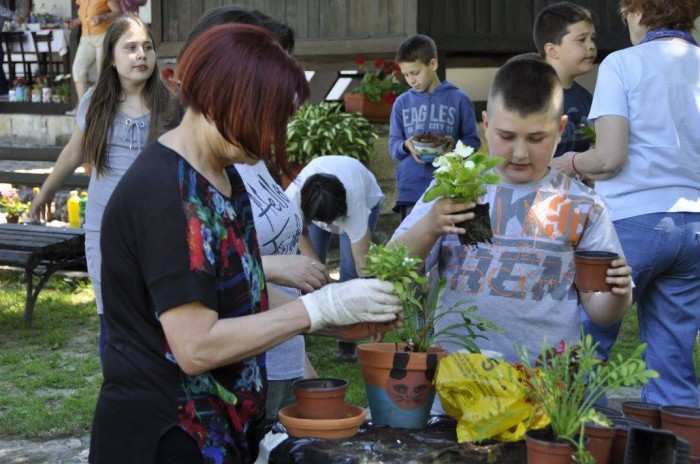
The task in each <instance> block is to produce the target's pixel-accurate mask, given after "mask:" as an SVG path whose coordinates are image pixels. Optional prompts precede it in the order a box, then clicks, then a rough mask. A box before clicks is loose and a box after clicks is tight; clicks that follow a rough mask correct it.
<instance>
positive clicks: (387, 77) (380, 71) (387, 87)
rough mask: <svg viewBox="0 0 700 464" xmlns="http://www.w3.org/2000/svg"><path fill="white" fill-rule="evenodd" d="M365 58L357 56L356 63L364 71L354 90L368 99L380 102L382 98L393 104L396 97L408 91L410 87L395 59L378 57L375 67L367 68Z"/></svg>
mask: <svg viewBox="0 0 700 464" xmlns="http://www.w3.org/2000/svg"><path fill="white" fill-rule="evenodd" d="M365 61H366V60H365V59H364V58H362V57H359V58H355V63H357V65H358V66H359V67H360V69H361V70H362V71H363V72H364V75H363V76H362V81H361V82H360V85H358V86H357V87H355V89H354V90H353V91H352V92H353V93H357V94H360V95H364V96H365V97H367V100H369V101H371V102H374V103H379V102H380V101H381V100H384V101H385V102H387V103H389V104H393V103H394V100H396V97H398V96H399V95H400V94H402V93H404V92H405V91H407V90H408V89H409V88H410V87H409V85H408V84H407V83H406V80H405V79H404V78H403V76H402V75H401V70H400V69H399V65H398V64H397V63H396V62H395V61H393V60H384V59H382V58H377V59H375V60H374V69H372V70H367V69H366V68H365Z"/></svg>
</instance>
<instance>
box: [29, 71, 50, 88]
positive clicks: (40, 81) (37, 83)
mask: <svg viewBox="0 0 700 464" xmlns="http://www.w3.org/2000/svg"><path fill="white" fill-rule="evenodd" d="M44 87H51V81H50V79H49V76H46V75H44V76H39V77H37V78H36V79H34V83H33V84H32V89H34V90H38V91H41V89H43V88H44Z"/></svg>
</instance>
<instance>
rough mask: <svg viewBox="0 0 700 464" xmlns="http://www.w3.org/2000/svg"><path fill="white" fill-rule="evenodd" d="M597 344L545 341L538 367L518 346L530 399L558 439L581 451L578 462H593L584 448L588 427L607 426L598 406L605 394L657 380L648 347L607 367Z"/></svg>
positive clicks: (583, 340)
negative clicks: (649, 365)
mask: <svg viewBox="0 0 700 464" xmlns="http://www.w3.org/2000/svg"><path fill="white" fill-rule="evenodd" d="M597 346H598V344H597V343H593V339H592V337H591V336H590V335H585V336H582V338H581V341H580V343H579V344H576V345H567V344H566V343H565V342H564V341H562V342H561V343H560V344H559V346H558V347H557V348H554V349H552V348H550V347H549V346H548V345H547V341H546V340H544V341H543V342H542V349H541V353H540V356H539V358H538V361H537V363H535V365H534V366H533V365H532V363H531V361H530V356H529V354H528V352H527V349H526V348H522V349H519V348H518V347H515V350H516V352H517V353H518V357H519V358H520V364H518V366H517V367H518V368H519V369H521V370H522V371H523V372H524V374H525V377H526V378H527V380H526V381H525V382H524V383H523V388H524V390H525V393H526V395H527V396H528V398H530V399H531V400H532V401H533V402H534V403H535V404H536V405H537V406H539V407H540V408H541V409H542V410H543V411H544V412H545V413H546V414H547V416H548V417H549V420H550V427H551V429H552V433H553V435H554V438H555V439H557V440H564V441H568V442H570V443H571V444H573V445H574V446H575V447H576V448H577V458H578V460H577V461H576V462H579V463H586V462H591V461H590V460H589V459H591V458H590V455H589V454H588V452H587V451H586V450H585V447H584V429H585V425H586V423H587V422H594V423H597V424H600V425H608V423H607V422H606V420H605V418H604V417H603V416H601V415H600V414H599V413H598V412H596V410H595V409H594V408H593V406H594V404H595V402H596V401H597V400H598V399H599V398H600V397H601V396H602V395H603V394H604V393H605V392H606V391H614V390H619V389H620V387H622V386H633V385H637V384H640V383H641V384H644V383H647V382H648V381H649V379H652V378H656V377H658V373H657V372H656V371H653V370H648V369H646V364H645V363H644V361H643V360H642V353H643V352H644V350H645V349H646V344H641V345H638V346H637V347H636V348H635V349H634V350H633V351H632V353H631V354H629V355H628V356H626V357H623V356H622V355H621V354H617V355H616V356H612V357H611V358H610V359H608V361H607V362H605V363H604V362H602V361H601V360H600V359H599V358H598V357H597V356H596V348H597Z"/></svg>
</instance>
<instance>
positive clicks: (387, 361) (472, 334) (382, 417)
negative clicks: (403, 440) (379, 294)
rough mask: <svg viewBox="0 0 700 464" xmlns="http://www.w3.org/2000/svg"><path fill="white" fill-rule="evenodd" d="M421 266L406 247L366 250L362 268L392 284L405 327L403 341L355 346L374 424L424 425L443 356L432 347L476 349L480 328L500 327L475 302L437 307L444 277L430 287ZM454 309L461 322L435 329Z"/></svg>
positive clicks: (481, 333)
mask: <svg viewBox="0 0 700 464" xmlns="http://www.w3.org/2000/svg"><path fill="white" fill-rule="evenodd" d="M420 266H421V259H420V258H417V257H412V256H410V255H409V254H408V248H407V247H406V246H405V245H397V246H390V247H384V246H382V245H377V244H372V245H370V249H369V252H368V254H367V263H366V265H365V271H366V272H367V273H368V274H369V275H371V276H373V277H376V278H378V279H381V280H386V281H388V282H391V283H392V284H393V286H394V289H395V290H396V293H397V295H398V296H399V297H400V298H401V300H402V301H403V327H402V328H401V329H400V330H399V338H400V339H401V340H402V343H366V344H362V345H359V346H358V360H359V363H360V366H361V367H362V373H363V377H364V380H365V389H366V391H367V399H368V401H369V405H370V410H371V411H372V422H373V423H374V424H385V425H390V426H394V427H407V428H421V427H423V426H425V424H426V421H427V418H428V415H429V413H430V408H431V405H432V403H433V399H434V398H435V387H434V385H433V379H434V376H435V370H436V369H437V365H438V362H439V361H440V359H442V358H444V357H445V356H446V354H447V353H446V351H445V350H444V349H443V348H440V347H438V346H435V345H437V344H439V343H440V342H442V341H450V342H452V343H456V344H458V345H460V346H461V347H463V348H465V349H466V350H468V351H471V352H479V348H478V346H477V345H476V343H475V341H474V340H475V339H476V338H480V337H482V338H485V336H484V335H483V332H486V331H487V330H495V331H498V330H500V329H499V328H498V327H497V326H495V325H494V324H493V323H491V322H489V321H487V320H485V319H483V318H481V317H479V316H478V315H476V314H475V312H476V306H471V307H468V308H465V307H464V306H466V305H465V304H464V303H463V302H459V303H457V304H455V305H454V306H452V307H450V308H438V304H437V303H438V297H439V294H440V291H441V290H442V288H444V286H445V280H444V279H442V280H441V282H440V284H439V285H438V286H437V288H436V289H434V290H433V291H431V289H430V288H429V284H428V281H427V279H426V278H425V277H424V276H421V275H419V274H418V272H417V269H418V268H419V267H420ZM438 309H440V311H438ZM454 312H459V313H460V314H461V315H462V320H463V322H462V323H459V324H453V325H450V326H448V327H446V328H444V329H442V330H436V323H437V322H438V321H439V320H440V319H441V318H442V317H444V316H445V315H446V314H450V313H454ZM465 330H466V334H465V332H464V331H465Z"/></svg>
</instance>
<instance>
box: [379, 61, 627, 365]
mask: <svg viewBox="0 0 700 464" xmlns="http://www.w3.org/2000/svg"><path fill="white" fill-rule="evenodd" d="M562 100H563V95H562V87H561V84H560V81H559V78H558V77H557V74H556V72H555V70H554V69H553V68H552V67H551V66H550V65H549V64H547V63H545V62H543V61H542V60H538V59H532V58H522V59H519V60H513V61H510V62H508V63H506V64H505V65H504V66H503V67H502V68H501V69H500V70H499V71H498V73H497V74H496V76H495V78H494V81H493V83H492V85H491V90H490V92H489V97H488V103H487V109H486V111H485V112H484V113H483V121H484V129H485V137H486V141H487V142H488V147H489V151H490V155H492V156H499V157H502V158H504V162H503V163H501V164H499V165H497V166H496V167H495V172H496V174H498V175H499V176H500V177H501V182H500V183H499V184H498V185H493V184H490V183H489V182H486V183H487V184H489V185H486V186H485V188H484V190H485V192H486V193H485V195H484V200H486V202H489V203H490V205H491V209H490V219H491V226H492V228H493V238H492V239H491V243H490V244H489V243H479V244H478V246H463V245H461V244H460V241H459V240H458V234H465V233H466V232H467V230H466V229H468V228H469V227H470V222H469V221H472V220H473V219H474V213H473V212H471V210H472V209H473V208H474V207H475V206H476V199H471V200H458V199H456V198H453V197H450V196H442V197H440V198H438V199H436V200H433V201H430V202H427V203H426V202H424V201H423V200H420V201H419V202H418V203H417V204H416V206H415V207H414V209H413V211H412V212H411V214H410V215H409V216H408V217H407V218H406V219H405V220H404V221H403V222H402V223H401V225H400V226H399V228H398V229H397V231H396V232H395V233H394V236H393V238H392V242H393V243H403V244H406V245H407V246H408V247H409V251H410V253H411V254H413V255H418V256H420V257H421V258H423V259H424V261H425V269H424V270H425V271H429V270H431V268H433V267H434V266H437V271H438V272H439V274H440V276H441V277H444V278H445V279H446V281H447V286H446V287H445V289H444V290H443V291H442V293H441V295H440V301H439V302H438V307H439V308H449V307H451V306H453V305H454V304H455V303H456V302H458V301H466V302H467V303H468V304H469V305H476V306H477V307H478V314H479V315H480V316H482V317H484V318H486V319H488V320H490V321H492V322H493V323H495V324H496V325H498V326H499V327H500V328H501V329H503V332H502V333H489V335H488V339H487V340H484V341H483V342H481V343H480V348H481V349H482V350H483V349H489V350H495V351H500V352H502V353H503V354H504V357H505V360H506V361H508V362H514V361H516V360H517V359H518V358H517V354H516V352H515V351H514V349H513V347H514V345H517V346H519V347H523V346H524V347H526V348H527V350H528V352H530V353H535V354H536V353H539V352H540V347H541V344H542V340H543V338H545V337H546V338H547V340H548V341H550V342H551V343H556V342H558V341H559V340H565V341H566V342H567V343H569V342H571V343H574V342H576V341H578V340H579V338H580V321H579V315H578V311H577V302H578V301H579V300H580V301H581V303H582V304H583V306H584V308H585V310H586V312H587V313H588V316H589V317H590V319H591V320H593V321H594V322H596V323H597V324H601V325H609V324H611V323H613V322H616V321H619V320H620V319H621V318H622V316H623V315H624V313H625V311H626V309H627V308H628V307H629V306H630V304H631V293H632V292H631V279H630V273H631V269H630V268H629V266H627V262H626V260H625V259H624V258H623V257H622V248H621V247H620V243H619V241H618V238H617V235H616V233H615V229H614V228H613V226H612V222H611V221H610V218H609V215H608V211H607V210H606V207H605V204H604V203H603V201H602V200H601V199H600V197H599V196H598V195H597V194H596V193H595V192H594V191H593V190H591V189H589V188H588V187H587V186H585V185H584V184H582V183H580V182H578V181H576V180H574V179H571V178H569V177H567V176H565V175H563V174H561V173H560V172H558V171H556V170H554V169H550V168H549V162H550V160H551V159H552V156H553V154H554V150H555V148H556V145H557V142H558V141H559V137H560V136H561V133H562V131H563V129H564V127H565V125H566V123H567V118H566V116H564V115H563V114H562ZM482 156H483V155H482ZM436 162H437V161H436ZM477 182H480V183H481V184H483V183H484V181H483V179H478V178H477ZM429 193H430V194H431V196H432V193H434V192H430V188H429V189H428V191H427V192H426V195H428V194H429ZM441 194H444V193H441ZM465 220H466V221H467V223H466V228H462V227H456V226H455V224H456V223H459V222H461V221H465ZM575 250H605V251H612V252H615V253H617V254H618V255H619V256H620V258H618V259H616V260H614V261H613V262H612V267H611V268H609V269H608V270H607V278H606V280H607V283H608V284H611V285H612V286H613V289H612V291H611V292H605V293H602V292H596V293H593V292H579V291H577V289H576V287H575V286H574V260H573V258H574V251H575ZM439 311H440V309H438V312H439ZM460 322H461V316H460V315H459V314H458V313H457V314H447V315H446V316H445V317H443V318H441V319H440V321H439V322H438V323H437V324H436V330H440V329H441V328H442V327H446V326H449V325H450V324H455V323H460ZM443 347H444V348H446V349H447V350H448V351H454V350H455V349H456V348H457V347H456V346H455V345H450V344H448V343H446V344H444V345H443Z"/></svg>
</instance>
